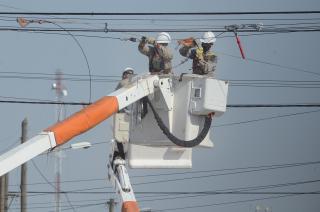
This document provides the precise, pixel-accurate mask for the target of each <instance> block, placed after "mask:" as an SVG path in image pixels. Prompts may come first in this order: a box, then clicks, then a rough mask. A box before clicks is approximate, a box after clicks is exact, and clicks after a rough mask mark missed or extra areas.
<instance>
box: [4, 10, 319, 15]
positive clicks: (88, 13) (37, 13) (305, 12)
mask: <svg viewBox="0 0 320 212" xmlns="http://www.w3.org/2000/svg"><path fill="white" fill-rule="evenodd" d="M289 14H320V11H319V10H300V11H298V10H297V11H246V12H245V11H244V12H140V13H128V12H116V13H113V12H102V13H97V12H0V15H51V16H52V15H55V16H61V15H65V16H149V15H152V16H163V15H165V16H168V15H174V16H177V15H289Z"/></svg>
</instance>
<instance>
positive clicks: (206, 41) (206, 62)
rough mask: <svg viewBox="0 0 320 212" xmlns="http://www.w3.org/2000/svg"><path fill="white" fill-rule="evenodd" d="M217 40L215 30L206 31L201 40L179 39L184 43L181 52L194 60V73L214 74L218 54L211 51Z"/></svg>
mask: <svg viewBox="0 0 320 212" xmlns="http://www.w3.org/2000/svg"><path fill="white" fill-rule="evenodd" d="M215 41H216V37H215V35H214V33H213V32H205V33H204V34H203V36H202V38H201V39H200V42H199V41H197V40H196V39H194V38H187V39H184V40H179V41H178V43H179V44H180V45H182V47H181V48H180V49H179V52H180V54H181V55H182V56H184V57H188V58H190V59H192V60H193V62H192V73H193V74H200V75H209V76H213V73H214V71H215V69H216V66H217V56H216V55H215V54H214V53H213V52H212V51H211V47H212V46H213V44H214V43H215Z"/></svg>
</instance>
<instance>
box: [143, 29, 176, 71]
mask: <svg viewBox="0 0 320 212" xmlns="http://www.w3.org/2000/svg"><path fill="white" fill-rule="evenodd" d="M170 42H171V37H170V35H169V34H168V33H166V32H161V33H159V34H158V36H157V38H156V39H154V38H152V37H145V36H143V37H142V38H141V41H140V43H139V46H138V49H139V51H140V52H141V54H144V55H146V56H147V57H149V72H150V73H151V74H169V73H171V69H172V64H171V60H172V58H173V54H172V51H171V50H170V48H169V46H168V44H169V43H170Z"/></svg>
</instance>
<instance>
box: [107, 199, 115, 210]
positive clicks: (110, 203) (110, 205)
mask: <svg viewBox="0 0 320 212" xmlns="http://www.w3.org/2000/svg"><path fill="white" fill-rule="evenodd" d="M107 204H108V207H109V212H114V207H115V205H116V202H115V201H114V199H112V198H111V199H110V200H109V201H108V202H107Z"/></svg>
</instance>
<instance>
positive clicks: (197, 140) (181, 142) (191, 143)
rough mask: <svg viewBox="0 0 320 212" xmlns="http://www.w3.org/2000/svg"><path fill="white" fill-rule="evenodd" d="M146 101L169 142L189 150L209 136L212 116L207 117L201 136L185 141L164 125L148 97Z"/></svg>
mask: <svg viewBox="0 0 320 212" xmlns="http://www.w3.org/2000/svg"><path fill="white" fill-rule="evenodd" d="M145 99H146V100H145V101H146V102H147V103H148V104H149V106H150V108H151V110H152V112H153V115H154V117H155V119H156V121H157V123H158V125H159V127H160V129H161V130H162V132H163V133H164V134H165V135H166V136H167V138H169V140H170V141H172V142H173V143H174V144H175V145H177V146H181V147H188V148H191V147H195V146H197V145H199V144H200V143H201V142H202V141H203V139H204V138H205V137H206V136H207V134H208V132H209V129H210V127H211V121H212V117H211V116H210V115H208V116H206V117H205V121H204V126H203V128H202V130H201V132H200V133H199V135H198V136H197V137H196V138H194V139H192V140H189V141H185V140H181V139H179V138H177V137H176V136H174V135H173V134H172V133H171V132H170V130H169V129H168V127H167V126H166V125H165V124H164V123H163V121H162V119H161V118H160V116H159V114H158V113H157V111H156V110H155V109H154V107H153V105H152V104H151V102H150V100H149V99H148V97H145Z"/></svg>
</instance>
